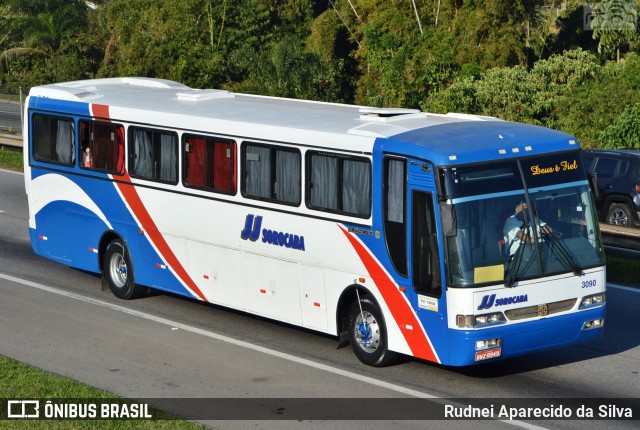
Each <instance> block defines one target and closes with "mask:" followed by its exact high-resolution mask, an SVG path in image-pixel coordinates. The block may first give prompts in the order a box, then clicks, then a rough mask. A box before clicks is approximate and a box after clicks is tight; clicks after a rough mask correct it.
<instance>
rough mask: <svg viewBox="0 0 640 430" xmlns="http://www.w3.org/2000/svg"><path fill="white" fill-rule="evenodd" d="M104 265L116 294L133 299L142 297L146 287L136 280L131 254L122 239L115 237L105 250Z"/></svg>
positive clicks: (111, 287)
mask: <svg viewBox="0 0 640 430" xmlns="http://www.w3.org/2000/svg"><path fill="white" fill-rule="evenodd" d="M102 267H103V271H104V276H105V278H106V280H107V282H108V284H109V288H110V289H111V292H112V293H113V295H114V296H116V297H118V298H120V299H125V300H131V299H136V298H138V297H140V296H141V295H142V293H143V292H144V288H142V287H140V286H139V285H136V283H135V282H134V281H135V280H134V276H133V265H132V264H131V255H130V254H129V250H128V249H127V245H125V243H124V242H123V241H122V240H121V239H114V240H112V241H111V242H110V243H109V245H108V246H107V249H106V250H105V252H104V259H103V261H102Z"/></svg>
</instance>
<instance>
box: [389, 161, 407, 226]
mask: <svg viewBox="0 0 640 430" xmlns="http://www.w3.org/2000/svg"><path fill="white" fill-rule="evenodd" d="M388 181H389V182H388V184H387V220H389V221H391V222H400V223H402V222H404V203H403V201H404V161H400V160H389V177H388Z"/></svg>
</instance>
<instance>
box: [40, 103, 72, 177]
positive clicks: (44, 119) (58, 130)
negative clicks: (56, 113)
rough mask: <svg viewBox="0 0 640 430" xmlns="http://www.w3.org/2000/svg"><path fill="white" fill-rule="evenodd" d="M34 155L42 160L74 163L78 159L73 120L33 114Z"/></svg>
mask: <svg viewBox="0 0 640 430" xmlns="http://www.w3.org/2000/svg"><path fill="white" fill-rule="evenodd" d="M32 139H33V142H32V145H33V157H34V158H35V159H36V160H40V161H49V162H53V163H59V164H67V165H72V164H73V163H74V162H75V160H76V145H75V141H76V138H75V132H74V126H73V121H72V120H70V119H67V118H58V117H52V116H48V115H33V120H32Z"/></svg>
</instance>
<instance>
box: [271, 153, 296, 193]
mask: <svg viewBox="0 0 640 430" xmlns="http://www.w3.org/2000/svg"><path fill="white" fill-rule="evenodd" d="M276 198H277V199H278V200H280V201H282V202H287V203H300V154H298V153H297V152H289V151H276Z"/></svg>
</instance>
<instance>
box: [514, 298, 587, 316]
mask: <svg viewBox="0 0 640 430" xmlns="http://www.w3.org/2000/svg"><path fill="white" fill-rule="evenodd" d="M577 301H578V299H568V300H562V301H560V302H553V303H546V304H544V305H536V306H527V307H525V308H518V309H509V310H508V311H506V312H505V315H506V316H507V318H509V319H510V320H524V319H527V318H536V317H538V316H546V315H553V314H557V313H560V312H566V311H568V310H571V309H573V307H574V306H575V304H576V302H577ZM545 306H546V309H545Z"/></svg>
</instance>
